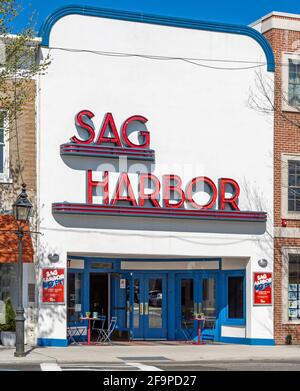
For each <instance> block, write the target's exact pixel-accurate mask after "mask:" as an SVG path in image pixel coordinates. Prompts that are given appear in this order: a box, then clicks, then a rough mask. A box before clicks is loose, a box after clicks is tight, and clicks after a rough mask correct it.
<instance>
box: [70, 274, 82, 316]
mask: <svg viewBox="0 0 300 391" xmlns="http://www.w3.org/2000/svg"><path fill="white" fill-rule="evenodd" d="M82 297H83V274H82V273H80V272H68V314H67V316H68V322H78V321H79V318H80V314H81V313H82V311H83V310H82Z"/></svg>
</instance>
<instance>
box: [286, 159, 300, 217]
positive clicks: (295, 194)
mask: <svg viewBox="0 0 300 391" xmlns="http://www.w3.org/2000/svg"><path fill="white" fill-rule="evenodd" d="M288 165H289V168H288V170H289V182H288V200H289V202H288V204H289V206H288V207H289V212H299V211H300V161H289V162H288Z"/></svg>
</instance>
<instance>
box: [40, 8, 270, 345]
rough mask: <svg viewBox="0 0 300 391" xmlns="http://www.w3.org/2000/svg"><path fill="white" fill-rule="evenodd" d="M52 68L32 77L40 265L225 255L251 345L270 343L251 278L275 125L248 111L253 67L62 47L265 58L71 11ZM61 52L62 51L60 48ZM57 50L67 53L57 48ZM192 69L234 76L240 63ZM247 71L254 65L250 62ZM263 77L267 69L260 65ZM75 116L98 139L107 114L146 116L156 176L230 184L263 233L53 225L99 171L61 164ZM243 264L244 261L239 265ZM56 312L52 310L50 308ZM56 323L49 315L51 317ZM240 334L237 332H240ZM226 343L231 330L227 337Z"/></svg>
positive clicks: (242, 46)
mask: <svg viewBox="0 0 300 391" xmlns="http://www.w3.org/2000/svg"><path fill="white" fill-rule="evenodd" d="M49 46H50V50H49V49H48V48H43V49H42V51H41V54H42V55H43V56H44V57H45V56H46V55H47V54H48V53H49V52H50V55H51V58H52V63H51V65H50V67H49V69H48V71H47V73H46V75H44V76H41V77H40V80H39V90H38V124H39V129H38V133H39V134H38V170H39V206H40V230H41V232H42V233H43V234H44V235H43V236H42V237H41V238H40V249H41V253H40V255H39V260H40V265H41V266H49V261H48V259H47V256H48V254H49V253H54V252H55V253H57V254H59V255H60V262H59V264H58V265H56V266H62V267H66V258H67V253H68V252H69V253H73V254H90V255H100V256H106V255H107V256H111V257H113V256H114V255H116V254H118V255H119V254H121V255H123V256H125V257H131V256H132V257H135V256H140V257H143V256H145V257H148V258H149V256H153V257H156V258H157V257H161V258H172V257H226V258H230V264H232V262H234V258H236V259H241V258H244V259H248V260H250V261H249V262H248V263H247V268H246V270H247V283H248V284H247V325H246V337H247V338H252V337H253V338H272V336H273V329H272V327H273V326H272V324H273V323H272V311H273V308H272V307H262V308H257V307H253V306H252V297H253V292H252V273H253V272H254V271H260V268H259V266H258V264H257V261H258V259H260V258H266V259H268V261H269V265H268V270H270V271H272V268H273V265H272V258H273V243H272V239H270V235H272V228H271V226H272V210H273V205H272V200H273V157H272V151H273V131H272V119H271V118H266V117H264V116H262V115H261V114H259V113H257V112H255V111H254V110H252V109H250V108H249V107H248V104H247V101H248V98H249V93H250V89H252V90H253V91H254V93H256V86H255V78H256V71H257V69H258V68H255V69H247V70H221V69H218V70H216V69H210V68H207V67H202V66H196V65H193V64H191V63H188V62H186V61H182V60H170V61H168V60H155V59H149V58H144V57H136V56H104V55H99V54H95V53H87V52H78V51H76V52H74V51H69V49H78V50H80V49H84V50H91V51H98V52H99V51H101V52H105V51H106V52H113V53H127V54H139V55H152V56H153V55H155V56H165V57H166V56H170V57H177V58H178V57H181V58H182V57H186V58H194V59H195V58H198V59H199V58H201V59H215V60H220V59H221V60H230V61H233V60H234V61H253V62H257V61H265V56H264V53H263V51H262V48H261V47H260V46H259V45H258V43H257V42H255V41H254V40H253V39H251V38H249V37H246V36H242V35H233V34H226V33H215V32H207V31H197V30H189V29H183V28H173V27H166V26H157V25H150V24H142V23H134V22H126V21H117V20H110V19H104V18H96V17H89V16H79V15H69V16H66V17H64V18H62V19H60V20H59V21H58V22H57V23H56V24H55V25H54V26H53V28H52V31H51V34H50V43H49ZM58 48H60V49H58ZM62 49H63V50H62ZM199 63H201V64H204V65H210V66H217V67H229V68H239V67H243V66H245V64H241V63H232V62H231V63H228V62H219V61H215V62H206V61H199ZM252 65H253V64H252ZM260 69H261V72H262V75H263V76H265V75H267V77H268V78H272V77H273V75H272V74H271V73H268V74H267V71H266V66H264V67H262V68H260ZM82 109H89V110H91V111H92V112H94V113H95V118H94V123H95V127H96V134H98V132H99V128H100V124H101V122H102V120H103V117H104V115H105V113H107V112H112V113H113V115H114V119H115V121H116V124H117V127H118V129H120V126H121V124H122V123H123V121H124V120H125V119H126V118H128V117H130V116H131V115H134V114H140V115H143V116H145V117H146V118H148V120H149V121H148V123H147V128H148V130H149V131H150V133H151V148H152V149H154V150H155V152H156V168H155V171H154V174H155V175H157V176H158V177H161V175H162V174H174V173H175V174H179V175H180V176H181V177H182V179H183V182H184V183H187V181H189V180H190V179H192V178H193V177H195V176H201V175H206V176H208V177H210V178H211V179H213V180H214V181H215V183H217V180H218V178H221V177H226V178H234V179H235V180H237V181H238V183H239V184H240V186H241V195H240V204H239V206H240V209H241V210H262V209H263V210H264V211H266V212H268V230H269V233H268V234H262V233H263V232H264V231H265V227H263V225H262V224H258V223H237V222H232V223H227V222H220V223H215V222H196V221H190V220H187V221H176V220H167V219H164V220H163V219H161V220H160V219H147V220H143V219H142V218H139V219H128V218H122V219H117V218H115V217H111V218H109V217H105V218H103V217H100V218H99V217H95V216H94V217H87V216H81V217H76V216H72V217H68V218H64V217H59V218H57V219H55V218H54V216H53V215H52V213H51V205H52V203H53V202H63V201H68V202H74V203H85V202H86V173H85V170H86V169H88V168H90V169H94V170H96V168H97V163H96V162H95V161H91V159H86V160H84V159H83V158H75V160H74V159H70V160H68V164H66V162H65V161H64V160H63V159H62V158H61V156H60V153H59V146H60V145H61V144H63V143H66V142H68V140H69V139H70V137H71V136H73V135H74V134H76V129H75V126H74V116H75V114H76V113H77V112H79V111H80V110H82ZM239 262H240V261H239ZM51 311H52V312H51ZM39 314H40V315H39V319H40V323H39V333H38V337H40V338H57V339H63V338H65V317H66V310H65V307H64V306H53V305H52V306H51V307H49V306H48V307H47V306H44V307H43V306H40V310H39ZM53 314H54V315H55V317H54V316H53ZM238 334H239V335H240V333H238ZM230 335H232V332H230Z"/></svg>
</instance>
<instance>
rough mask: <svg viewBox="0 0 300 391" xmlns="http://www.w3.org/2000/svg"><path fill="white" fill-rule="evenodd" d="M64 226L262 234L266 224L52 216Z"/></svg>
mask: <svg viewBox="0 0 300 391" xmlns="http://www.w3.org/2000/svg"><path fill="white" fill-rule="evenodd" d="M53 217H54V219H55V221H56V222H57V223H58V224H60V225H62V226H63V227H69V228H89V229H117V230H134V231H162V232H198V233H210V234H211V233H216V234H240V235H263V234H264V233H265V232H266V223H263V222H258V223H256V222H229V221H195V220H189V219H182V220H178V219H168V218H166V219H161V218H150V217H147V218H142V219H141V218H140V217H125V216H122V217H120V216H87V215H80V216H76V215H62V214H61V215H60V214H54V215H53Z"/></svg>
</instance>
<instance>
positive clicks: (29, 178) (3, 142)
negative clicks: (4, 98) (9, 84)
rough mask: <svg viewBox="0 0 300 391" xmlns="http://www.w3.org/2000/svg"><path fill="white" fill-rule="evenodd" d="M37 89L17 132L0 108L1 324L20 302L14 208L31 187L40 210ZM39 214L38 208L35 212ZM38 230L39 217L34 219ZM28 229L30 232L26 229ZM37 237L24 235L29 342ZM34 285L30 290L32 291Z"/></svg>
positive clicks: (32, 328)
mask: <svg viewBox="0 0 300 391" xmlns="http://www.w3.org/2000/svg"><path fill="white" fill-rule="evenodd" d="M35 96H36V85H35V82H34V81H32V85H31V86H30V93H29V95H28V101H27V102H26V104H25V106H24V109H23V112H22V113H21V115H20V116H19V118H18V120H17V128H16V127H15V126H14V125H13V124H12V123H10V121H9V119H8V113H7V112H6V111H5V110H4V109H1V107H0V324H1V323H5V312H4V305H3V304H4V302H5V300H6V299H7V298H11V300H12V304H13V306H14V307H16V302H17V260H18V239H17V235H16V233H15V232H13V231H16V230H17V228H18V226H17V223H16V220H15V218H14V216H13V213H12V205H13V203H14V202H15V200H16V198H17V196H18V195H19V194H20V192H21V185H22V183H23V182H24V183H26V185H27V193H28V197H29V199H30V201H31V202H32V204H33V205H34V207H35V206H36V186H37V177H36V120H35V117H36V113H35V111H36V109H35ZM34 209H35V210H36V208H34ZM31 223H32V228H33V229H34V230H35V224H36V215H35V216H33V219H31ZM25 229H27V228H25ZM35 236H36V235H32V237H30V236H29V235H24V238H23V261H24V308H25V313H26V318H27V321H26V330H27V341H28V340H31V341H32V338H33V334H34V319H32V316H31V314H30V307H32V308H33V307H34V302H35V295H34V294H32V295H31V297H28V294H27V293H28V292H29V290H30V291H31V292H32V291H33V289H32V288H33V287H34V286H35V285H34V268H33V261H34V247H35V240H36V238H35ZM29 284H30V288H28V286H29Z"/></svg>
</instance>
